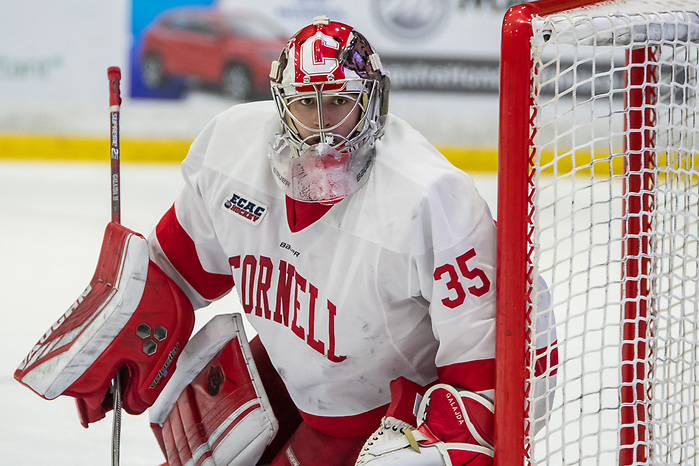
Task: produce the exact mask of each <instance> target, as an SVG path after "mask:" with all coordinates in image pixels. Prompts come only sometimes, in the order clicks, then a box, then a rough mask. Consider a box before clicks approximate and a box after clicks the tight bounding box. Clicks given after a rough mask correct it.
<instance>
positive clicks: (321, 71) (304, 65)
mask: <svg viewBox="0 0 699 466" xmlns="http://www.w3.org/2000/svg"><path fill="white" fill-rule="evenodd" d="M317 42H320V44H319V47H320V48H321V50H322V48H323V47H326V48H329V49H332V50H334V51H337V50H339V49H340V45H339V44H338V43H337V42H336V41H335V39H333V38H332V37H330V36H328V35H325V34H323V33H322V32H316V33H315V35H314V36H313V37H312V38H309V39H308V40H306V41H304V43H303V44H301V57H300V58H301V63H300V67H301V70H302V71H303V72H304V73H306V74H307V75H325V74H331V73H332V72H333V71H335V70H336V69H337V66H338V61H337V59H336V58H330V57H325V56H324V55H325V54H321V55H320V56H318V57H317V56H316V54H315V48H316V43H317ZM335 54H336V53H334V54H333V56H334V55H335Z"/></svg>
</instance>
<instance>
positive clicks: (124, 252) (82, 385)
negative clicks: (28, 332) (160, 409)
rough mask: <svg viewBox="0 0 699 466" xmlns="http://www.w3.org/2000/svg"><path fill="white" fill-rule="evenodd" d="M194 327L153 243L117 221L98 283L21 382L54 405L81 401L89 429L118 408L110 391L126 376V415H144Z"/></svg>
mask: <svg viewBox="0 0 699 466" xmlns="http://www.w3.org/2000/svg"><path fill="white" fill-rule="evenodd" d="M193 326H194V311H193V309H192V305H191V303H190V301H189V299H188V298H187V297H186V296H185V294H184V292H182V290H180V288H179V287H178V286H177V285H176V284H175V283H174V282H173V281H172V280H171V279H170V278H169V277H168V276H167V275H165V273H164V272H162V271H161V270H160V269H159V268H158V267H157V266H156V265H155V264H154V263H153V262H151V261H150V260H149V258H148V246H147V243H146V240H145V238H144V237H143V236H141V235H139V234H137V233H134V232H133V231H131V230H128V229H127V228H125V227H123V226H122V225H120V224H118V223H116V222H111V223H109V224H108V225H107V228H106V230H105V233H104V240H103V242H102V250H101V252H100V256H99V260H98V263H97V268H96V270H95V273H94V275H93V277H92V280H91V281H90V284H89V285H88V286H87V288H86V289H85V291H84V292H83V294H82V295H81V296H80V297H79V298H78V300H77V301H76V302H75V303H74V304H73V305H72V306H71V307H70V308H69V309H68V310H67V311H66V312H65V313H64V314H63V315H62V316H61V317H60V318H59V319H58V321H56V322H55V323H54V324H53V325H52V326H51V328H49V329H48V330H47V331H46V333H45V334H44V336H43V337H42V338H41V339H40V340H39V342H38V343H37V344H36V345H35V346H34V348H32V350H31V351H30V352H29V354H28V355H27V357H26V358H25V359H24V361H22V363H21V364H20V366H19V367H18V369H17V370H16V371H15V374H14V376H15V378H16V379H17V380H18V381H19V382H21V383H22V384H24V385H26V386H27V387H29V388H30V389H32V390H34V391H35V392H36V393H37V394H39V395H40V396H42V397H44V398H46V399H49V400H51V399H54V398H56V397H58V396H59V395H68V396H72V397H75V398H76V403H77V407H78V416H79V418H80V422H81V424H82V425H83V426H84V427H87V426H88V424H89V423H91V422H95V421H98V420H100V419H102V418H103V417H104V416H105V413H106V412H108V411H109V410H111V409H112V403H111V400H110V399H109V398H110V397H109V394H108V392H109V388H110V385H111V381H112V379H114V377H115V375H116V373H117V372H118V371H120V370H122V371H123V372H122V377H121V379H122V391H123V407H124V410H125V411H126V412H127V413H129V414H140V413H142V412H143V411H145V410H146V409H147V408H148V407H149V406H151V405H152V404H153V403H154V402H155V399H156V398H157V397H158V395H159V394H160V392H161V391H162V389H163V387H164V386H165V384H166V383H167V381H168V380H169V378H170V376H171V374H172V372H173V371H174V368H175V363H176V361H177V358H178V357H179V354H180V352H181V350H182V349H183V348H184V346H185V344H186V342H187V340H188V339H189V336H190V335H191V333H192V328H193Z"/></svg>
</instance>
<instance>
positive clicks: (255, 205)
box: [223, 193, 267, 225]
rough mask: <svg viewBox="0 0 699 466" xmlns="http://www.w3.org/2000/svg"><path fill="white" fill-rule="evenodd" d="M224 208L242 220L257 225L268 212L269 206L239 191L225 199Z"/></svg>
mask: <svg viewBox="0 0 699 466" xmlns="http://www.w3.org/2000/svg"><path fill="white" fill-rule="evenodd" d="M223 208H224V209H226V210H228V211H229V212H232V213H234V214H235V215H237V216H238V217H239V218H241V219H242V220H245V221H246V222H248V223H251V224H253V225H257V224H259V223H260V221H262V218H263V217H264V216H265V213H267V206H266V205H264V204H261V203H259V202H257V201H256V200H254V199H250V198H249V197H248V196H244V195H242V194H239V193H233V194H231V195H230V196H228V197H227V198H226V199H224V201H223Z"/></svg>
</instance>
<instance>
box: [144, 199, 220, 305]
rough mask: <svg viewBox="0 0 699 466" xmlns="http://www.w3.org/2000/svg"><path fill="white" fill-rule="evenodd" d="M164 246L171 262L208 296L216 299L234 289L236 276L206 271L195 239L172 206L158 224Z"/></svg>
mask: <svg viewBox="0 0 699 466" xmlns="http://www.w3.org/2000/svg"><path fill="white" fill-rule="evenodd" d="M155 234H156V236H157V238H158V242H159V243H160V247H161V248H162V250H163V252H164V253H165V255H166V256H167V258H168V260H169V261H170V263H171V264H172V265H173V267H175V268H176V269H177V271H178V272H179V273H180V275H182V277H183V278H184V279H185V280H187V283H189V284H190V285H191V286H192V287H193V288H194V289H195V290H196V292H197V293H199V294H200V295H201V296H202V297H203V298H204V299H207V300H214V299H217V298H219V297H221V296H223V295H224V294H225V293H227V292H228V291H230V289H231V288H233V277H231V276H230V275H225V274H217V273H211V272H207V271H206V270H204V267H203V266H202V265H201V262H199V256H197V250H196V246H195V245H194V241H192V238H190V237H189V235H188V234H187V232H186V231H185V230H184V228H182V225H180V222H179V221H178V220H177V215H176V214H175V207H174V206H172V207H171V208H170V209H169V210H168V211H167V212H166V213H165V215H163V218H162V219H160V222H159V223H158V225H157V226H156V227H155Z"/></svg>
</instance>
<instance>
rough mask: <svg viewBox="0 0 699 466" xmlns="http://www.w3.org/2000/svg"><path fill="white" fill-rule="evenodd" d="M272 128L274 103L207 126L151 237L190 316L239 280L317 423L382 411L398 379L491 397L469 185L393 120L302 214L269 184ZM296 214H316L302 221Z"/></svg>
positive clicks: (487, 288) (491, 271)
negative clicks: (335, 195) (363, 170)
mask: <svg viewBox="0 0 699 466" xmlns="http://www.w3.org/2000/svg"><path fill="white" fill-rule="evenodd" d="M277 131H279V123H278V116H277V113H276V110H275V107H274V105H273V103H272V102H256V103H250V104H243V105H238V106H235V107H232V108H231V109H229V110H227V111H225V112H224V113H222V114H220V115H219V116H218V117H216V118H215V119H214V120H213V121H212V122H211V123H210V124H209V125H208V126H207V127H206V128H205V129H204V131H203V132H202V133H201V134H200V135H199V136H198V137H197V139H196V140H195V141H194V143H193V144H192V147H191V149H190V152H189V154H188V156H187V158H186V160H185V161H184V162H183V164H182V171H183V175H184V178H185V182H186V186H185V188H184V190H183V191H182V193H181V195H180V197H179V198H178V199H177V200H176V202H175V205H174V208H173V209H171V211H170V212H168V214H166V215H165V217H164V218H163V219H162V220H161V222H160V224H159V225H158V227H157V228H156V231H155V232H154V234H153V235H151V237H150V238H149V243H150V247H151V257H152V258H153V260H154V261H155V262H156V263H157V264H158V265H160V267H161V268H163V269H164V270H165V271H166V272H167V273H168V274H169V275H171V276H172V277H173V278H174V279H175V280H176V281H177V283H178V284H179V285H180V286H181V287H182V288H183V289H184V290H185V292H186V293H187V294H188V296H189V297H190V299H191V300H192V302H193V303H194V305H195V307H201V306H204V305H206V304H207V303H208V302H210V301H211V300H214V299H217V298H219V297H221V296H222V295H224V294H225V293H227V292H228V291H229V290H230V289H231V287H233V285H235V287H234V288H235V289H236V290H237V293H238V295H239V297H240V300H241V302H242V304H243V307H244V309H245V312H246V314H247V318H248V320H249V322H250V323H251V324H252V326H253V327H254V329H255V330H256V331H257V332H258V334H259V337H260V339H261V341H262V343H263V344H264V346H265V348H266V349H267V352H268V353H269V356H270V359H271V361H272V363H273V364H274V366H275V368H276V369H277V371H278V372H279V374H280V375H281V377H282V379H283V380H284V382H285V384H286V386H287V389H288V390H289V393H290V395H291V397H292V399H293V400H294V402H295V403H296V405H297V407H298V408H299V409H300V410H301V412H302V414H303V416H304V419H305V420H306V421H307V422H309V424H311V425H312V426H315V427H317V428H320V429H321V430H322V429H323V426H324V425H326V422H325V421H326V420H338V418H339V419H344V420H347V419H350V420H351V419H361V417H362V415H364V414H366V413H369V412H375V411H376V410H377V409H378V410H380V409H381V407H384V409H385V405H386V404H387V403H388V402H389V401H390V394H389V389H388V386H389V382H390V381H391V380H393V379H395V378H397V377H399V376H404V377H406V378H408V379H410V380H412V381H414V382H417V383H419V384H422V385H425V384H428V383H430V382H433V381H435V380H437V379H438V378H439V379H440V380H441V381H444V382H446V383H451V384H454V385H460V386H464V387H467V388H469V389H471V390H474V391H489V390H492V389H493V379H494V365H493V358H494V353H495V238H496V232H495V225H494V222H493V219H492V217H491V214H490V211H489V209H488V207H487V205H486V203H485V202H484V200H483V199H482V198H481V197H480V196H479V194H478V193H477V191H476V188H475V187H474V184H473V182H472V180H471V178H470V177H469V176H468V175H466V174H465V173H464V172H463V171H461V170H459V169H457V168H455V167H454V166H453V165H451V164H450V163H449V162H448V161H447V160H446V159H445V158H444V157H443V156H442V155H441V154H440V153H439V152H438V151H437V150H435V149H434V148H433V147H432V146H431V145H430V144H429V143H428V142H427V141H426V140H425V139H424V138H423V137H422V136H421V135H420V134H419V133H417V132H416V131H415V130H414V129H412V128H411V127H410V126H409V125H408V124H407V123H405V122H404V121H402V120H400V119H399V118H397V117H396V116H394V115H390V114H389V116H388V120H387V124H386V127H385V134H384V136H383V137H382V138H381V139H380V140H379V141H378V142H377V143H376V151H377V152H376V158H375V162H374V164H373V167H371V168H370V172H369V179H368V181H367V183H366V185H365V186H363V187H362V188H361V189H360V190H359V191H358V192H357V193H355V194H354V195H352V196H350V197H347V198H345V199H344V200H342V201H340V202H339V203H337V204H335V205H333V206H332V207H323V206H314V205H310V206H309V205H306V206H304V205H300V204H299V203H298V202H295V201H291V200H290V199H288V198H285V196H284V195H283V194H282V193H281V191H280V190H279V188H278V187H277V185H276V184H275V180H274V178H273V175H272V171H271V169H270V164H269V160H268V157H267V152H268V149H267V145H268V144H269V142H270V141H271V140H272V138H273V136H274V133H275V132H277ZM304 207H308V208H310V209H313V208H316V207H317V208H319V209H324V210H327V212H325V213H324V214H323V215H322V216H321V217H320V218H319V219H317V220H315V221H312V222H310V224H309V225H307V226H306V225H305V224H304V225H301V227H299V224H298V222H297V221H296V219H297V217H295V215H298V216H299V218H302V217H303V215H304V209H303V208H304ZM299 228H300V229H299ZM372 430H373V428H372Z"/></svg>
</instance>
